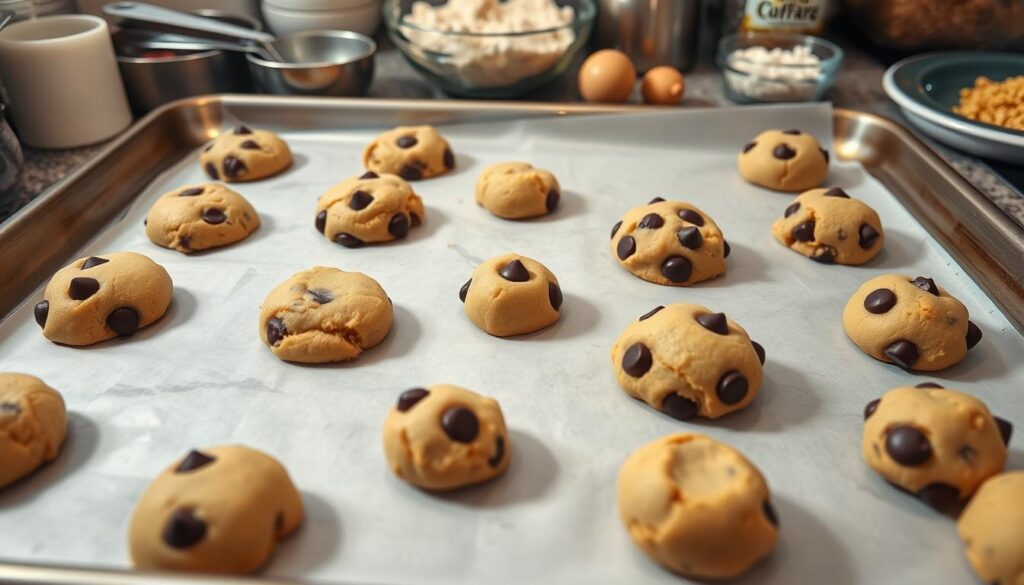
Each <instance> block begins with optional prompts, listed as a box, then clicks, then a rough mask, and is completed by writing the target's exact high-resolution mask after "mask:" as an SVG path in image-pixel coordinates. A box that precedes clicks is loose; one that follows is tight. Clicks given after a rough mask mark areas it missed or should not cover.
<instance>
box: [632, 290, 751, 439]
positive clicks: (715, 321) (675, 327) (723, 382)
mask: <svg viewBox="0 0 1024 585" xmlns="http://www.w3.org/2000/svg"><path fill="white" fill-rule="evenodd" d="M764 358H765V354H764V348H763V347H761V345H760V344H758V343H757V342H754V341H751V340H750V337H748V336H747V332H746V331H744V330H743V328H742V327H740V326H739V325H737V324H736V323H734V322H733V321H731V320H729V319H727V318H726V316H725V315H724V314H722V313H715V312H713V311H712V310H711V309H708V308H706V307H702V306H700V305H690V304H687V303H677V304H674V305H669V306H667V307H655V308H654V310H652V311H650V312H649V313H647V314H646V315H643V316H642V317H640V319H639V320H637V321H636V322H634V323H632V324H630V325H629V327H626V330H625V331H623V332H622V335H620V336H619V339H618V340H617V341H616V342H615V345H614V346H613V347H612V366H613V367H614V368H615V377H616V378H617V379H618V381H619V386H621V387H622V389H623V390H625V391H626V393H627V394H629V395H630V396H632V397H633V398H638V399H640V400H643V401H644V402H646V403H647V404H649V405H651V406H652V407H654V408H655V409H657V410H660V411H662V412H664V413H665V414H667V415H669V416H671V417H673V418H677V419H679V420H687V419H690V418H693V417H694V416H701V417H704V418H711V419H714V418H718V417H720V416H723V415H726V414H729V413H730V412H733V411H736V410H740V409H741V408H744V407H746V406H747V405H748V404H750V402H751V401H752V400H754V397H755V396H757V391H758V389H759V388H760V387H761V380H762V378H763V375H764V374H763V372H762V368H761V366H762V365H763V364H764Z"/></svg>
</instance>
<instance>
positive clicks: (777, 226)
mask: <svg viewBox="0 0 1024 585" xmlns="http://www.w3.org/2000/svg"><path fill="white" fill-rule="evenodd" d="M772 234H773V235H774V236H775V239H776V240H778V241H779V242H780V243H782V245H783V246H786V247H787V248H790V249H791V250H793V251H794V252H797V253H799V254H803V255H804V256H807V257H808V258H810V259H811V260H814V261H816V262H822V263H825V264H831V263H832V262H835V263H836V264H850V265H854V266H856V265H860V264H864V263H865V262H867V261H869V260H871V259H872V258H874V257H875V256H877V255H878V253H879V252H881V251H882V243H883V242H884V241H885V235H884V234H883V233H882V222H881V220H880V219H879V218H878V214H877V213H875V210H874V209H871V208H870V207H868V206H867V204H865V203H863V202H861V201H858V200H857V199H853V198H851V197H850V196H849V195H848V194H847V193H846V191H843V190H842V189H840V188H838V187H833V188H831V189H811V190H810V191H807V192H805V193H802V194H801V195H800V196H799V197H797V198H796V200H795V201H794V202H793V203H791V204H790V205H789V206H788V207H786V211H785V214H784V215H783V217H781V218H779V219H778V220H776V221H775V223H774V224H773V225H772Z"/></svg>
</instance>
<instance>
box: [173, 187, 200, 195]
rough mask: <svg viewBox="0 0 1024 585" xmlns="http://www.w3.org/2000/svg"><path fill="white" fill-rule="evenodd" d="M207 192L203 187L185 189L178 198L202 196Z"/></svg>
mask: <svg viewBox="0 0 1024 585" xmlns="http://www.w3.org/2000/svg"><path fill="white" fill-rule="evenodd" d="M205 190H206V189H204V188H202V187H192V188H191V189H185V190H184V191H182V192H181V193H178V197H195V196H197V195H202V194H203V191H205Z"/></svg>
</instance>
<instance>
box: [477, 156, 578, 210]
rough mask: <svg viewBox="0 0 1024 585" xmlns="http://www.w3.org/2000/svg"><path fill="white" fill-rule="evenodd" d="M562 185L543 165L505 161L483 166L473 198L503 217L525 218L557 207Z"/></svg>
mask: <svg viewBox="0 0 1024 585" xmlns="http://www.w3.org/2000/svg"><path fill="white" fill-rule="evenodd" d="M560 199H561V187H559V185H558V179H555V176H554V175H552V174H551V173H550V172H548V171H545V170H544V169H538V168H534V166H533V165H531V164H529V163H524V162H505V163H498V164H496V165H491V166H489V167H487V168H486V169H484V172H483V173H481V174H480V178H479V179H478V180H477V182H476V202H477V204H478V205H480V206H481V207H483V208H484V209H486V210H487V211H490V212H491V213H493V214H494V215H497V216H498V217H501V218H505V219H526V218H529V217H537V216H540V215H545V214H548V213H551V212H552V211H554V210H555V209H557V208H558V201H559V200H560Z"/></svg>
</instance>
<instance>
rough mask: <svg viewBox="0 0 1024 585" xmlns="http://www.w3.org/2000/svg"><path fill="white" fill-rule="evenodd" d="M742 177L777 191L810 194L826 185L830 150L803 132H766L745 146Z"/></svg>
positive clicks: (742, 154)
mask: <svg viewBox="0 0 1024 585" xmlns="http://www.w3.org/2000/svg"><path fill="white" fill-rule="evenodd" d="M739 166H740V174H741V175H743V178H744V179H746V180H747V181H750V182H751V183H753V184H755V185H760V186H762V187H767V188H769V189H774V190H776V191H806V190H807V189H813V188H815V187H817V186H819V185H821V184H822V183H824V182H825V176H826V175H828V151H827V150H825V149H824V148H822V147H821V145H820V144H818V141H817V140H815V138H814V137H813V136H811V135H810V134H805V133H803V132H801V131H799V130H766V131H765V132H762V133H760V134H758V135H757V137H756V138H754V140H753V141H752V142H750V143H748V144H747V145H746V146H744V147H743V152H741V153H740V154H739Z"/></svg>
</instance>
